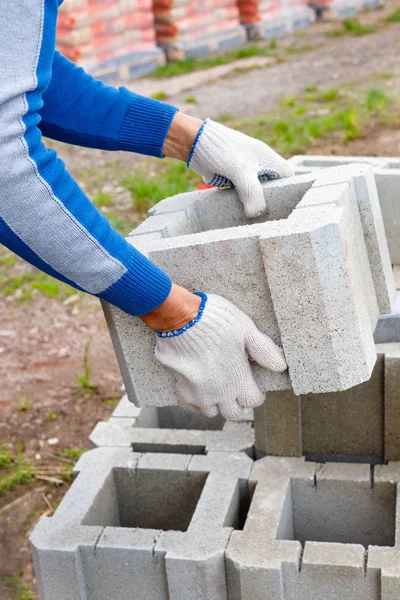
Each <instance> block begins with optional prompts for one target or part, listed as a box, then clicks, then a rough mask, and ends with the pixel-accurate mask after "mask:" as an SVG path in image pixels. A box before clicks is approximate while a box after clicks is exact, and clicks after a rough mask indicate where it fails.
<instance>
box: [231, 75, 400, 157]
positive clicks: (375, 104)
mask: <svg viewBox="0 0 400 600" xmlns="http://www.w3.org/2000/svg"><path fill="white" fill-rule="evenodd" d="M336 92H337V91H336V90H335V91H334V90H327V91H326V92H323V93H322V94H314V93H312V94H305V95H304V97H299V98H298V99H297V100H296V101H295V102H292V101H290V102H289V101H286V102H284V103H283V106H281V108H280V109H279V110H277V111H275V112H273V113H268V114H267V115H260V116H258V117H255V118H252V119H246V120H242V121H237V122H230V123H229V125H231V126H233V127H235V128H237V129H240V130H242V131H244V132H245V133H247V134H249V135H252V136H253V137H257V138H259V139H261V140H263V141H265V142H267V143H268V144H270V145H271V146H272V147H273V148H274V149H275V150H277V152H279V153H280V154H283V155H284V156H291V155H293V154H302V153H304V152H306V151H307V149H309V148H312V147H313V146H315V145H316V143H318V142H319V141H320V140H323V139H324V138H325V139H326V138H328V137H330V138H332V139H334V140H335V141H337V142H338V143H342V144H346V143H348V142H349V141H351V140H354V139H356V138H358V137H360V136H362V135H363V133H364V132H365V130H366V128H367V126H368V124H369V123H371V122H372V121H374V122H376V121H379V122H382V123H387V124H393V123H398V122H399V98H397V99H396V98H393V97H392V96H390V95H389V94H388V92H387V91H385V90H384V89H381V88H372V89H370V90H368V91H365V92H362V93H361V94H359V95H358V96H355V95H354V93H353V92H352V91H351V90H350V87H349V89H348V90H347V91H346V89H345V88H342V90H341V92H340V93H336Z"/></svg>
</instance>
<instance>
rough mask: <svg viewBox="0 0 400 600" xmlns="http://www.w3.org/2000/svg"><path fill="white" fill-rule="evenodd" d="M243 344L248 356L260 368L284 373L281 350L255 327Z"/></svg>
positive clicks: (283, 356)
mask: <svg viewBox="0 0 400 600" xmlns="http://www.w3.org/2000/svg"><path fill="white" fill-rule="evenodd" d="M245 344H246V350H247V353H248V354H249V356H250V357H251V358H252V359H253V360H255V361H256V362H257V363H258V364H259V365H261V366H262V367H265V368H266V369H270V370H271V371H276V372H278V373H282V372H283V371H286V369H287V363H286V359H285V355H284V353H283V350H282V348H279V347H278V346H276V345H275V344H274V342H273V341H272V340H271V338H270V337H268V336H267V335H265V334H264V333H261V331H259V330H258V329H257V327H256V326H255V325H254V326H253V327H252V328H251V329H250V330H249V331H248V333H247V336H246V340H245Z"/></svg>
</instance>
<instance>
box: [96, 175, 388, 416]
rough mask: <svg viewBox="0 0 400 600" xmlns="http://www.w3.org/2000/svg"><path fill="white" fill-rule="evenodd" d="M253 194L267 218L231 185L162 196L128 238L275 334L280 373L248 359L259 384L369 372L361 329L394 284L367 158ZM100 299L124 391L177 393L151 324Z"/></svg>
mask: <svg viewBox="0 0 400 600" xmlns="http://www.w3.org/2000/svg"><path fill="white" fill-rule="evenodd" d="M339 184H340V185H339ZM374 194H375V195H374ZM264 197H265V202H266V208H267V211H268V218H267V220H265V217H263V220H262V221H261V222H258V223H249V222H248V221H247V220H246V218H245V215H244V211H243V207H242V205H241V203H240V201H239V199H238V197H237V195H236V193H235V191H234V190H228V191H224V192H221V191H216V190H210V191H208V190H207V191H204V192H195V193H193V194H183V195H181V196H177V197H175V198H169V199H166V200H164V201H162V202H161V203H160V204H159V205H158V206H156V207H154V209H152V210H151V215H150V217H149V219H148V220H147V221H146V222H145V223H144V224H143V225H141V226H140V227H139V229H138V231H137V235H135V233H136V232H135V231H134V232H132V234H131V235H130V236H129V237H128V241H129V242H130V243H132V244H133V245H135V247H137V248H138V249H139V250H141V251H142V252H144V253H145V254H147V255H148V256H149V258H150V259H151V260H153V261H154V262H155V263H156V264H158V265H159V266H160V267H161V268H163V269H164V270H165V271H166V272H167V273H168V274H169V275H170V276H171V277H172V278H173V280H174V281H176V282H177V283H179V284H181V285H183V286H185V287H187V288H188V289H198V290H204V291H208V292H213V293H217V294H220V295H222V296H225V297H226V298H228V299H229V300H231V301H232V302H233V303H235V304H236V305H237V306H238V307H239V308H241V309H242V310H244V311H245V312H246V313H247V314H248V315H249V316H250V317H251V318H252V319H253V320H254V321H255V323H256V324H257V326H258V327H259V328H260V329H261V330H262V331H264V332H265V333H267V334H268V335H270V336H271V337H272V339H274V341H275V342H280V343H281V344H282V345H283V348H284V351H285V354H286V358H287V361H288V365H289V372H286V373H283V374H277V373H272V372H270V371H268V370H266V369H262V368H260V367H259V366H258V365H254V366H253V372H254V376H255V378H256V381H257V383H258V384H259V386H260V388H261V389H262V390H263V391H271V390H272V391H276V390H285V389H293V391H294V392H295V393H296V394H304V393H319V392H332V391H338V390H344V389H348V388H350V387H353V386H355V385H358V384H360V383H362V382H364V381H366V380H368V379H369V377H370V375H371V372H372V369H373V366H374V363H375V359H376V355H375V349H374V344H373V335H372V332H373V330H374V329H375V325H376V321H377V319H378V316H379V313H380V312H381V313H382V312H388V308H389V309H391V298H393V295H394V292H393V289H394V286H393V280H392V279H391V278H390V275H391V269H390V261H389V257H388V252H387V248H386V247H385V243H384V234H383V229H382V222H381V215H380V211H379V204H378V201H377V198H376V189H375V188H374V180H373V177H372V174H371V171H370V167H368V166H366V165H353V166H349V167H347V168H345V169H343V168H342V169H337V170H335V169H331V170H322V171H318V172H316V173H312V174H310V175H307V174H305V175H301V176H299V177H295V178H291V179H288V180H278V181H275V182H270V183H269V184H266V185H265V186H264ZM188 228H189V230H190V229H191V231H192V233H187V231H188ZM104 310H105V314H106V318H107V321H108V325H109V328H110V333H111V337H112V339H113V342H114V347H115V350H116V353H117V357H118V360H119V363H120V367H121V371H122V374H123V377H124V382H125V386H126V390H127V393H128V396H129V398H130V400H132V401H135V402H136V403H137V404H138V405H140V406H152V405H159V406H166V405H169V404H176V397H175V387H174V377H173V374H172V373H171V372H169V371H168V370H167V369H166V368H164V367H162V366H161V365H160V364H159V363H157V361H155V359H154V358H153V356H152V352H151V349H152V346H153V343H154V342H153V334H152V332H151V331H150V330H148V329H147V328H146V327H145V326H144V325H143V323H142V322H140V321H139V320H138V319H135V318H133V317H130V316H128V315H126V314H124V313H122V312H121V311H119V310H118V309H115V308H113V307H111V306H108V305H104Z"/></svg>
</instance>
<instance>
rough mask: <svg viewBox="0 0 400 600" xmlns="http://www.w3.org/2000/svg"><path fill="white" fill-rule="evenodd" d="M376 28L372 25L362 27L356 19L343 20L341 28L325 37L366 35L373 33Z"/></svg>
mask: <svg viewBox="0 0 400 600" xmlns="http://www.w3.org/2000/svg"><path fill="white" fill-rule="evenodd" d="M375 32H376V27H373V26H372V25H362V24H361V23H360V22H359V21H358V20H357V19H345V20H344V21H343V23H342V26H341V27H338V28H337V29H332V30H331V31H328V33H327V35H329V36H333V37H338V36H341V35H356V36H358V35H368V34H369V33H375Z"/></svg>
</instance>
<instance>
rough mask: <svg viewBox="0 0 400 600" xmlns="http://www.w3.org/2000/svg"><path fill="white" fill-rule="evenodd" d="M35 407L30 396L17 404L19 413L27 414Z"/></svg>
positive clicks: (23, 397) (24, 397)
mask: <svg viewBox="0 0 400 600" xmlns="http://www.w3.org/2000/svg"><path fill="white" fill-rule="evenodd" d="M32 406H33V401H32V399H31V398H29V396H22V398H21V400H20V402H19V403H18V404H17V411H18V412H26V411H27V410H29V409H30V408H32Z"/></svg>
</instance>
